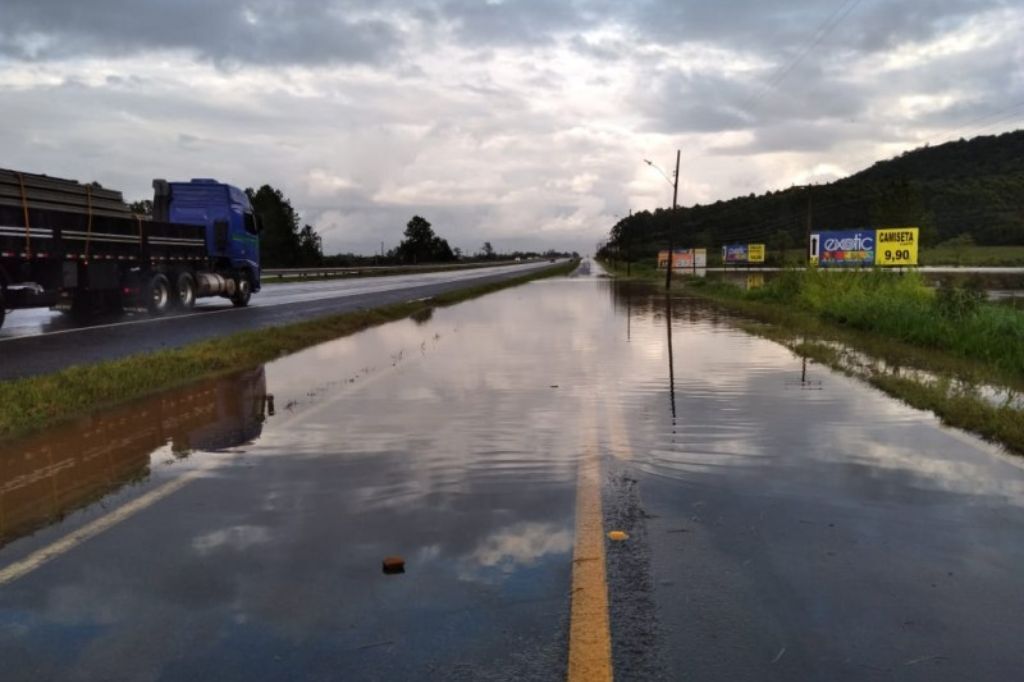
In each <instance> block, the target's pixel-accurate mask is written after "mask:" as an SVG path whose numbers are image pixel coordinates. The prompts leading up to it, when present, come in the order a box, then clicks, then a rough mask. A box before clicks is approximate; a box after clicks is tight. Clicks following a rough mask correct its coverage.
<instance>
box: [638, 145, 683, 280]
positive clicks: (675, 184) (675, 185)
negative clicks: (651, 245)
mask: <svg viewBox="0 0 1024 682" xmlns="http://www.w3.org/2000/svg"><path fill="white" fill-rule="evenodd" d="M644 163H646V164H647V165H648V166H650V167H651V168H653V169H654V170H656V171H658V172H659V173H661V177H663V178H665V182H667V183H668V184H670V185H672V219H670V220H669V223H668V263H667V264H666V265H667V267H666V268H665V289H668V288H670V287H671V286H672V220H674V219H675V217H676V207H677V204H676V202H677V200H678V199H679V150H678V149H677V150H676V174H675V180H674V181H673V180H669V178H668V176H667V175H665V171H663V170H661V169H660V168H658V167H657V166H656V165H655V164H654V163H653V162H652V161H648V160H647V159H644Z"/></svg>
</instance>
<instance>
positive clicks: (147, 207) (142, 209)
mask: <svg viewBox="0 0 1024 682" xmlns="http://www.w3.org/2000/svg"><path fill="white" fill-rule="evenodd" d="M128 210H130V211H131V212H132V213H134V214H135V215H140V216H143V217H146V218H152V217H153V200H152V199H143V200H141V201H133V202H132V203H130V204H128Z"/></svg>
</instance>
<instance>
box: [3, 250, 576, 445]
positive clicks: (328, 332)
mask: <svg viewBox="0 0 1024 682" xmlns="http://www.w3.org/2000/svg"><path fill="white" fill-rule="evenodd" d="M576 264H577V263H576V261H570V262H568V263H565V264H561V265H558V266H554V267H551V268H545V269H543V270H540V271H535V272H532V273H530V274H527V275H524V276H521V277H516V278H513V279H508V280H503V281H500V282H492V283H488V284H481V285H478V286H475V287H469V288H466V289H460V290H457V291H452V292H448V293H444V294H440V295H438V296H435V297H433V298H429V299H424V300H422V301H414V302H410V303H399V304H395V305H389V306H384V307H381V308H374V309H370V310H362V311H357V312H352V313H345V314H341V315H332V316H330V317H325V318H321V319H317V320H310V321H307V322H299V323H296V324H290V325H286V326H281V327H271V328H268V329H258V330H253V331H246V332H240V333H237V334H232V335H230V336H225V337H220V338H216V339H210V340H207V341H202V342H199V343H195V344H190V345H188V346H183V347H181V348H175V349H172V350H166V351H159V352H156V353H145V354H140V355H135V356H131V357H127V358H123V359H119V360H113V361H110V362H101V363H97V364H93V365H81V366H75V367H69V368H68V369H65V370H62V371H60V372H54V373H52V374H45V375H41V376H35V377H29V378H25V379H16V380H13V381H5V382H0V405H3V406H4V409H3V410H0V441H3V440H7V439H10V438H13V437H17V436H20V435H23V434H26V433H28V432H30V431H33V430H36V429H39V428H42V427H44V426H47V425H49V424H52V423H55V422H59V421H64V420H67V419H71V418H74V417H78V416H82V415H85V414H88V413H89V412H92V411H94V410H96V409H99V408H104V407H110V406H113V405H117V404H120V403H125V402H128V401H130V400H133V399H135V398H139V397H141V396H144V395H149V394H152V393H156V392H158V391H161V390H165V389H168V388H173V387H175V386H181V385H184V384H187V383H191V382H193V381H196V380H198V379H202V378H207V377H211V376H218V375H221V374H227V373H230V372H234V371H238V370H243V369H247V368H250V367H255V366H257V365H259V364H260V363H263V362H267V361H270V360H273V359H275V358H277V357H280V356H282V355H286V354H288V353H294V352H295V351H298V350H302V349H303V348H308V347H309V346H313V345H316V344H318V343H323V342H325V341H330V340H331V339H335V338H338V337H340V336H345V335H348V334H352V333H355V332H358V331H361V330H363V329H366V328H368V327H372V326H374V325H378V324H383V323H385V322H391V321H393V320H399V319H402V318H405V317H409V316H417V315H418V316H422V315H423V314H424V313H425V311H427V310H429V309H432V308H434V307H437V306H446V305H452V304H454V303H458V302H460V301H464V300H467V299H470V298H474V297H476V296H481V295H483V294H487V293H490V292H492V291H497V290H499V289H504V288H506V287H511V286H515V285H518V284H523V283H525V282H528V281H530V280H534V279H540V278H543V277H551V276H555V275H563V274H567V273H568V272H571V271H572V270H573V269H574V268H575V267H576Z"/></svg>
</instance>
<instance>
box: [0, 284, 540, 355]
mask: <svg viewBox="0 0 1024 682" xmlns="http://www.w3.org/2000/svg"><path fill="white" fill-rule="evenodd" d="M534 269H535V268H529V270H534ZM505 272H507V271H506V270H501V271H495V270H492V271H490V272H481V273H480V274H475V273H474V276H471V277H464V278H453V279H450V280H442V281H440V282H435V281H426V282H423V283H422V284H420V283H418V282H409V283H408V284H402V285H397V286H384V287H364V288H361V289H357V290H348V291H346V290H343V289H337V290H335V291H333V292H330V293H326V292H325V293H324V294H323V295H320V296H316V297H314V298H303V299H299V300H287V301H279V302H275V303H271V302H267V303H260V304H259V305H256V306H253V307H254V308H275V307H278V306H282V305H293V304H295V303H305V302H307V301H308V302H312V301H324V300H329V299H332V298H349V297H352V296H358V295H360V294H378V293H384V292H387V291H398V290H401V289H403V288H410V287H413V286H427V285H430V284H435V283H436V284H447V283H449V282H461V281H464V280H467V279H479V278H481V277H487V276H490V275H501V274H505ZM460 274H461V273H460ZM243 310H245V308H223V309H220V310H207V311H205V312H199V313H187V314H184V315H170V316H168V317H150V318H146V319H142V320H128V321H126V322H110V323H107V324H97V325H92V326H91V327H74V328H72V329H58V330H57V331H52V332H42V333H39V334H23V335H21V336H9V337H4V338H0V343H4V342H5V341H17V340H19V339H36V338H39V337H41V336H57V335H58V334H75V333H78V332H84V331H89V330H91V329H109V328H111V327H126V326H129V325H135V324H152V323H154V322H171V321H174V320H184V319H187V318H190V317H198V316H199V315H216V314H219V313H233V312H240V311H243Z"/></svg>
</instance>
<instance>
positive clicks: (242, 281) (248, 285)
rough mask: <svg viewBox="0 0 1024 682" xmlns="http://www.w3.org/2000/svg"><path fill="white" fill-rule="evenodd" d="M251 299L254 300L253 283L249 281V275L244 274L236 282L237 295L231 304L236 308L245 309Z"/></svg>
mask: <svg viewBox="0 0 1024 682" xmlns="http://www.w3.org/2000/svg"><path fill="white" fill-rule="evenodd" d="M250 298H252V282H250V281H249V275H248V273H245V272H243V273H242V274H241V275H239V276H238V279H237V280H235V294H234V295H233V296H232V297H231V302H232V303H233V304H234V305H235V307H236V308H244V307H245V306H247V305H249V299H250Z"/></svg>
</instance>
